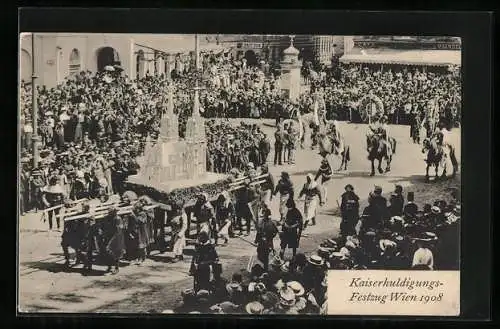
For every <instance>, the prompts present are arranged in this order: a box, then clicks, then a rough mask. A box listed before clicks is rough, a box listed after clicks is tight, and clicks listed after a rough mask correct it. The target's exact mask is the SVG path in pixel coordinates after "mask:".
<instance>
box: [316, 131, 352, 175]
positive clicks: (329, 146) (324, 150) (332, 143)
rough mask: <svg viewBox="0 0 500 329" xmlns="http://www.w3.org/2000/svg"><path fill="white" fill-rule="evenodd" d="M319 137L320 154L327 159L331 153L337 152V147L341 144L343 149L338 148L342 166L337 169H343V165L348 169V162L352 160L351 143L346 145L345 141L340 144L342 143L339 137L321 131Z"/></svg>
mask: <svg viewBox="0 0 500 329" xmlns="http://www.w3.org/2000/svg"><path fill="white" fill-rule="evenodd" d="M317 138H318V144H319V154H320V155H321V156H322V157H323V158H325V159H326V157H327V156H328V155H329V154H335V151H336V149H338V147H339V146H340V147H341V149H340V150H338V151H339V154H337V155H339V156H340V158H341V162H340V167H339V169H337V170H342V167H344V170H347V163H348V162H349V161H350V160H351V156H350V148H349V145H346V143H345V142H344V143H342V145H340V144H341V143H340V141H339V140H337V138H334V137H332V136H328V135H326V134H325V133H319V134H318V137H317Z"/></svg>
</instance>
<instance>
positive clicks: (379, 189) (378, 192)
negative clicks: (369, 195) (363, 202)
mask: <svg viewBox="0 0 500 329" xmlns="http://www.w3.org/2000/svg"><path fill="white" fill-rule="evenodd" d="M373 193H375V194H377V195H380V194H382V187H380V186H378V185H375V188H374V189H373Z"/></svg>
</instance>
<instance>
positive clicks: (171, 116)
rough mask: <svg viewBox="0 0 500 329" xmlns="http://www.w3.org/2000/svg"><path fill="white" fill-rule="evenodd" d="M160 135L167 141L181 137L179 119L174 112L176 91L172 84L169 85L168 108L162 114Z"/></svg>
mask: <svg viewBox="0 0 500 329" xmlns="http://www.w3.org/2000/svg"><path fill="white" fill-rule="evenodd" d="M160 136H161V138H162V139H164V140H165V141H176V140H178V138H179V119H178V118H177V115H176V114H175V112H174V91H173V87H172V86H169V87H168V101H167V109H166V111H165V113H163V114H162V118H161V122H160Z"/></svg>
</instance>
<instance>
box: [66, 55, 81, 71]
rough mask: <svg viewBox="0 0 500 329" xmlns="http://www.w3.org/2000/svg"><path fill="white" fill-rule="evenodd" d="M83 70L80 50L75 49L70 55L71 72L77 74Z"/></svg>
mask: <svg viewBox="0 0 500 329" xmlns="http://www.w3.org/2000/svg"><path fill="white" fill-rule="evenodd" d="M80 70H81V61H80V52H79V51H78V49H73V50H72V51H71V54H70V55H69V74H70V75H73V74H77V73H78V72H80Z"/></svg>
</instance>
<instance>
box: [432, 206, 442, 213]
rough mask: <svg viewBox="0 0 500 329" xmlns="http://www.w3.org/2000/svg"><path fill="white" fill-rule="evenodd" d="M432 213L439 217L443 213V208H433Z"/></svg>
mask: <svg viewBox="0 0 500 329" xmlns="http://www.w3.org/2000/svg"><path fill="white" fill-rule="evenodd" d="M431 212H432V213H433V214H435V215H438V214H440V213H441V208H439V207H438V206H432V208H431Z"/></svg>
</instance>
